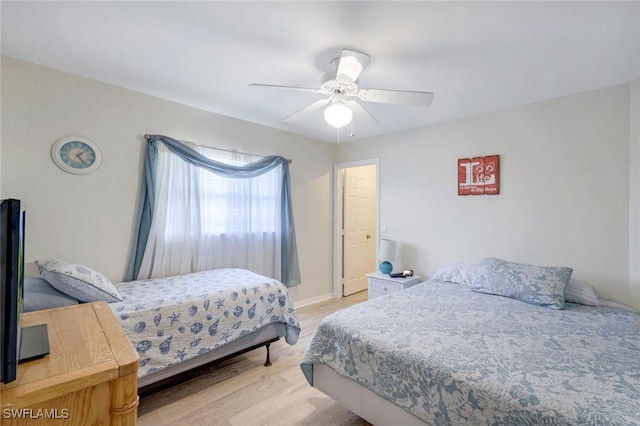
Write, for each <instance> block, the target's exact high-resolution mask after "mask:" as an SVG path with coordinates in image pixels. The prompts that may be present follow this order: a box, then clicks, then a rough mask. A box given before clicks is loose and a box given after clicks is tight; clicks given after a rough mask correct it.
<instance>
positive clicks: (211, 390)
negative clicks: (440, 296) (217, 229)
mask: <svg viewBox="0 0 640 426" xmlns="http://www.w3.org/2000/svg"><path fill="white" fill-rule="evenodd" d="M366 299H367V292H366V291H364V292H360V293H356V294H354V295H352V296H349V297H344V298H342V299H333V300H329V301H326V302H322V303H318V304H316V305H311V306H306V307H303V308H300V309H298V310H297V313H298V319H299V320H300V324H301V328H302V331H301V333H300V338H299V339H298V342H297V343H296V344H295V345H294V346H290V345H288V344H287V343H286V342H284V339H281V340H279V341H278V342H275V343H273V344H272V345H271V361H272V363H273V365H272V366H271V367H264V366H263V365H262V364H263V363H264V360H265V356H266V350H265V348H259V349H256V350H254V351H251V352H248V353H246V354H244V355H240V356H238V357H235V358H232V359H230V360H227V361H223V362H220V363H218V364H214V365H213V366H210V367H207V368H205V369H203V371H202V374H201V375H199V376H198V377H196V378H193V379H191V380H189V381H188V382H185V383H182V384H177V385H175V386H173V387H171V388H168V389H165V390H163V391H159V392H156V393H153V394H151V395H148V396H143V397H142V398H141V399H140V406H139V408H138V424H139V425H140V426H163V425H171V426H174V425H180V426H183V425H184V426H186V425H199V426H205V425H207V426H208V425H242V426H245V425H246V426H248V425H261V426H262V425H322V426H325V425H332V426H333V425H336V426H338V425H339V426H343V425H344V426H356V425H358V426H364V425H369V423H367V422H366V421H364V420H363V419H361V418H360V417H358V416H356V415H355V414H353V413H352V412H351V411H349V410H347V409H346V408H343V407H342V406H340V405H339V404H338V403H337V402H335V401H334V400H332V399H331V398H329V397H328V396H326V395H325V394H323V393H322V392H320V391H318V390H316V389H315V388H313V387H311V386H310V385H309V383H307V381H306V379H305V378H304V375H303V374H302V370H300V360H301V359H302V355H303V353H304V350H305V348H306V347H307V344H308V343H309V340H310V339H311V336H312V335H313V333H314V332H315V330H316V327H317V326H318V324H319V323H320V321H321V320H322V319H323V318H324V317H325V316H327V315H328V314H330V313H332V312H335V311H337V310H340V309H342V308H345V307H347V306H351V305H353V304H356V303H360V302H362V301H364V300H366Z"/></svg>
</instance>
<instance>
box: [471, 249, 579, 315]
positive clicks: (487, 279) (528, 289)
mask: <svg viewBox="0 0 640 426" xmlns="http://www.w3.org/2000/svg"><path fill="white" fill-rule="evenodd" d="M572 272H573V269H572V268H567V267H563V266H536V265H527V264H525V263H515V262H509V261H506V260H502V259H496V258H493V257H486V258H484V259H482V260H481V261H480V267H479V268H478V272H477V274H476V277H475V279H474V280H473V283H472V284H471V289H472V290H473V291H477V292H480V293H489V294H497V295H499V296H506V297H511V298H513V299H518V300H520V301H522V302H527V303H531V304H533V305H540V306H548V307H550V308H554V309H562V308H563V307H564V293H565V288H566V286H567V283H568V282H569V279H570V278H571V273H572Z"/></svg>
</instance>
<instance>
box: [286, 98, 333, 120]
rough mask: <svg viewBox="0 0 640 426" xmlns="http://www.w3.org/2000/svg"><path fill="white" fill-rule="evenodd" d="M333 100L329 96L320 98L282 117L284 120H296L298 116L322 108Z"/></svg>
mask: <svg viewBox="0 0 640 426" xmlns="http://www.w3.org/2000/svg"><path fill="white" fill-rule="evenodd" d="M330 100H331V98H327V99H319V100H317V101H315V102H312V103H310V104H309V105H307V106H305V107H303V108H301V109H299V110H298V111H296V112H294V113H293V114H291V115H289V116H287V117H285V118H283V119H282V121H295V120H297V119H298V118H300V117H301V116H302V115H304V114H306V113H309V112H312V111H315V110H317V109H320V108H322V107H323V106H325V105H326V104H328V103H329V101H330Z"/></svg>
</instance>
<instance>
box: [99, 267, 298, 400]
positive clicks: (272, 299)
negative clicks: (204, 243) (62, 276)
mask: <svg viewBox="0 0 640 426" xmlns="http://www.w3.org/2000/svg"><path fill="white" fill-rule="evenodd" d="M115 287H116V289H117V291H118V292H119V294H120V296H121V297H122V301H120V302H115V303H110V304H109V306H110V307H111V309H112V311H113V312H114V314H115V315H116V317H117V318H118V319H119V320H120V323H121V325H122V328H123V330H124V332H125V333H126V335H127V337H128V338H129V340H130V341H131V343H132V345H133V347H134V348H135V349H136V351H137V352H138V355H139V356H140V361H139V369H138V386H139V387H140V388H142V387H145V386H148V385H151V384H154V383H156V382H158V381H161V380H164V379H167V378H169V377H173V376H175V375H177V374H179V373H182V372H184V371H186V370H190V369H192V368H194V367H197V366H200V365H203V364H206V363H209V362H211V361H215V360H218V359H221V358H225V357H227V356H230V355H234V354H239V353H241V352H244V351H247V350H252V349H255V348H257V347H260V346H266V347H267V361H266V362H265V365H269V364H270V360H269V352H268V350H269V345H270V344H271V343H272V342H274V341H276V340H278V339H279V338H281V337H284V338H285V341H286V342H287V343H289V344H291V345H293V344H295V343H296V341H297V339H298V335H299V333H300V325H299V323H298V320H297V317H296V313H295V309H294V307H293V303H292V301H291V298H290V296H289V293H288V292H287V289H286V287H285V286H284V285H283V284H282V283H280V282H279V281H277V280H274V279H272V278H268V277H266V276H263V275H259V274H256V273H253V272H251V271H247V270H244V269H217V270H212V271H204V272H197V273H193V274H188V275H181V276H175V277H167V278H158V279H148V280H139V281H130V282H123V283H120V284H115Z"/></svg>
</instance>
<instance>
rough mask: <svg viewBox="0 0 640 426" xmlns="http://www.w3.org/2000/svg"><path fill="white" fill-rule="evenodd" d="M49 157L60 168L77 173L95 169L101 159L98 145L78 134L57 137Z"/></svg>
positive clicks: (80, 173)
mask: <svg viewBox="0 0 640 426" xmlns="http://www.w3.org/2000/svg"><path fill="white" fill-rule="evenodd" d="M51 157H53V161H54V162H55V163H56V165H57V166H58V167H60V168H61V169H62V170H64V171H65V172H69V173H73V174H77V175H84V174H87V173H91V172H93V171H95V170H96V169H97V168H98V167H99V166H100V161H101V160H102V157H101V155H100V150H99V149H98V146H97V145H96V144H95V143H93V142H91V141H90V140H88V139H85V138H81V137H78V136H67V137H64V138H62V139H58V140H57V141H56V143H54V144H53V148H51Z"/></svg>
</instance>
